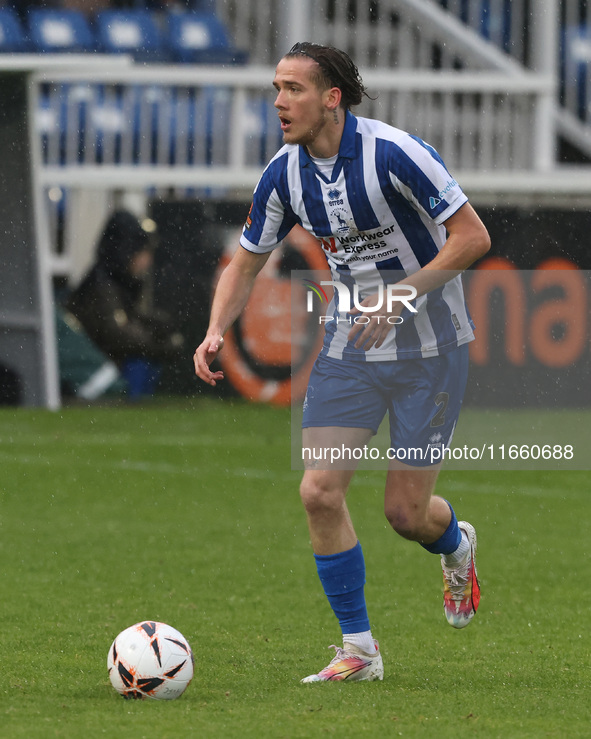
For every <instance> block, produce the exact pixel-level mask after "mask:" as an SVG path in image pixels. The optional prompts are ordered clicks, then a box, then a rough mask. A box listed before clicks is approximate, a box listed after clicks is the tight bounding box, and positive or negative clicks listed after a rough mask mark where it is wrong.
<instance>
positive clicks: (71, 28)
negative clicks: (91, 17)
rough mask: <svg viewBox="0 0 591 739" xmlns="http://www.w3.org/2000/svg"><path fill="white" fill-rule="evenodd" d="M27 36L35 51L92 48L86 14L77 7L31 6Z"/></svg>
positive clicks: (77, 50)
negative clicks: (52, 7) (43, 7)
mask: <svg viewBox="0 0 591 739" xmlns="http://www.w3.org/2000/svg"><path fill="white" fill-rule="evenodd" d="M28 26H29V36H30V40H31V44H32V46H33V49H34V50H35V51H38V52H46V53H62V52H84V51H93V50H94V47H95V43H94V37H93V35H92V32H91V30H90V26H89V23H88V21H87V19H86V16H85V15H84V14H83V13H81V12H80V11H77V10H58V9H48V8H46V9H39V8H36V9H31V10H30V11H29V14H28Z"/></svg>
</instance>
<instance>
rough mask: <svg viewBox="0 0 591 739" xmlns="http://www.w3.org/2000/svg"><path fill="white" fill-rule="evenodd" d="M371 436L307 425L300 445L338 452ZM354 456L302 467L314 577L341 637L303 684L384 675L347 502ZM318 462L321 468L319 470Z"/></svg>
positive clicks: (359, 445) (366, 432)
mask: <svg viewBox="0 0 591 739" xmlns="http://www.w3.org/2000/svg"><path fill="white" fill-rule="evenodd" d="M371 435H372V432H371V431H369V430H367V429H354V428H353V429H350V428H336V427H314V428H305V429H304V430H303V443H304V446H305V447H306V448H311V449H313V450H321V449H322V450H324V449H339V450H340V451H341V452H342V451H343V449H347V448H348V449H358V448H363V446H364V445H365V444H366V443H367V441H368V440H369V438H370V437H371ZM315 456H316V457H318V456H319V454H316V455H315ZM352 459H353V458H351V459H350V460H349V461H348V462H345V461H344V460H343V459H340V460H338V461H335V462H333V464H332V465H327V464H324V465H321V464H319V463H316V465H315V466H314V467H309V468H308V469H306V471H305V472H304V476H303V479H302V484H301V487H300V494H301V498H302V503H303V505H304V508H305V511H306V516H307V519H308V528H309V531H310V539H311V542H312V549H313V551H314V559H315V562H316V569H317V572H318V577H319V578H320V582H321V583H322V587H323V589H324V593H325V595H326V597H327V599H328V602H329V604H330V606H331V608H332V610H333V613H334V614H335V616H336V617H337V619H338V621H339V625H340V627H341V632H342V636H343V647H342V648H340V647H335V649H336V650H337V651H336V655H335V657H334V659H333V660H332V661H331V662H330V664H329V665H328V666H327V667H325V668H324V669H323V670H321V671H320V672H319V673H317V674H314V675H309V676H308V677H307V678H304V680H303V681H302V682H320V681H328V680H346V679H348V680H376V679H379V680H381V679H382V677H383V666H382V658H381V655H380V653H379V648H378V646H377V642H376V641H375V640H374V638H373V636H372V633H371V628H370V623H369V617H368V614H367V606H366V602H365V593H364V586H365V561H364V558H363V551H362V549H361V544H360V542H359V541H358V539H357V535H356V533H355V529H354V527H353V523H352V521H351V517H350V515H349V511H348V509H347V502H346V495H347V490H348V487H349V483H350V481H351V478H352V477H353V474H354V471H355V469H354V468H355V463H354V461H352ZM321 466H324V467H325V469H319V468H318V467H321Z"/></svg>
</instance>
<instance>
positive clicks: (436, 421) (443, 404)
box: [431, 393, 449, 428]
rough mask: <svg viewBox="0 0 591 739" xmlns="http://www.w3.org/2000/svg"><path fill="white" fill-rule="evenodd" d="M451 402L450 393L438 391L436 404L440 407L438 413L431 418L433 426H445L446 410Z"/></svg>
mask: <svg viewBox="0 0 591 739" xmlns="http://www.w3.org/2000/svg"><path fill="white" fill-rule="evenodd" d="M448 403H449V393H437V395H436V396H435V405H436V406H437V407H438V409H439V410H438V411H437V413H436V414H435V415H434V416H433V418H432V419H431V428H436V427H437V426H443V424H444V423H445V411H446V410H447V404H448Z"/></svg>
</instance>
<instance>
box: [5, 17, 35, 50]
mask: <svg viewBox="0 0 591 739" xmlns="http://www.w3.org/2000/svg"><path fill="white" fill-rule="evenodd" d="M28 48H29V45H28V43H27V37H26V35H25V32H24V29H23V27H22V26H21V22H20V20H19V17H18V15H17V14H16V13H15V12H14V10H11V9H10V8H0V53H12V52H16V51H27V50H28Z"/></svg>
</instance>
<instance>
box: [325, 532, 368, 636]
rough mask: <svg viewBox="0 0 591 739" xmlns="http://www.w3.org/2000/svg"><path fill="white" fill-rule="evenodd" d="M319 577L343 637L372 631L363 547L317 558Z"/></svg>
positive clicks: (357, 545)
mask: <svg viewBox="0 0 591 739" xmlns="http://www.w3.org/2000/svg"><path fill="white" fill-rule="evenodd" d="M314 559H315V560H316V569H317V570H318V577H319V578H320V582H321V583H322V587H323V588H324V592H325V594H326V597H327V598H328V602H329V603H330V605H331V607H332V610H333V611H334V614H335V616H336V617H337V618H338V620H339V624H340V625H341V630H342V632H343V634H355V633H357V632H360V631H369V619H368V617H367V608H366V605H365V595H364V592H363V586H364V585H365V561H364V559H363V552H362V550H361V544H360V543H359V542H357V544H356V545H355V546H354V547H353V549H349V550H347V551H346V552H338V554H315V555H314Z"/></svg>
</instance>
